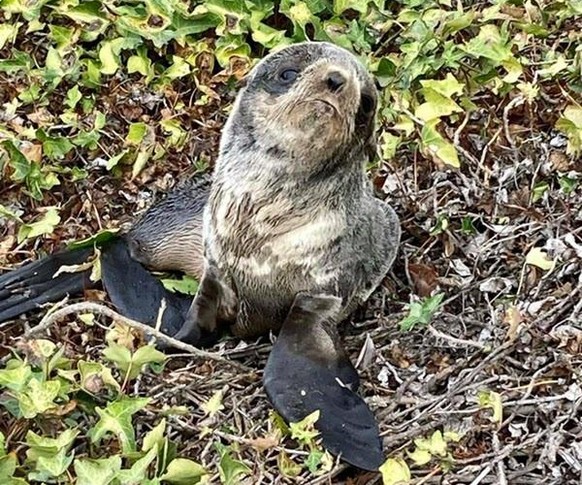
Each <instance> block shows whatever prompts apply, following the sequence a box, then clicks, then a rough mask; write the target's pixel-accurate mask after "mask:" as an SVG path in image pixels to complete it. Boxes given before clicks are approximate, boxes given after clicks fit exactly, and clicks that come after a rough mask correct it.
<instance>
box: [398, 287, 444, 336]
mask: <svg viewBox="0 0 582 485" xmlns="http://www.w3.org/2000/svg"><path fill="white" fill-rule="evenodd" d="M444 296H445V294H444V293H439V294H438V295H435V296H431V297H427V298H425V299H424V300H422V301H421V302H413V303H412V304H411V305H410V310H409V315H408V316H407V317H406V318H405V319H404V320H402V321H401V322H400V331H401V332H408V331H410V330H412V328H413V327H414V326H415V325H428V324H429V323H430V321H431V320H432V317H433V315H434V314H435V313H436V311H437V310H438V309H439V307H440V304H441V302H442V301H443V298H444Z"/></svg>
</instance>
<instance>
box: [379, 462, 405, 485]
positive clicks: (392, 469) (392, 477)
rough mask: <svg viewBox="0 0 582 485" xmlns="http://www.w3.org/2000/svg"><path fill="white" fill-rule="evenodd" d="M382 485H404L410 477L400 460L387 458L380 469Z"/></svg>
mask: <svg viewBox="0 0 582 485" xmlns="http://www.w3.org/2000/svg"><path fill="white" fill-rule="evenodd" d="M380 473H381V474H382V483H383V484H384V485H406V484H409V483H410V480H411V479H412V476H411V474H410V470H409V469H408V465H407V464H406V462H405V461H404V460H403V459H402V458H388V459H387V460H386V461H385V462H384V464H383V465H382V466H381V467H380Z"/></svg>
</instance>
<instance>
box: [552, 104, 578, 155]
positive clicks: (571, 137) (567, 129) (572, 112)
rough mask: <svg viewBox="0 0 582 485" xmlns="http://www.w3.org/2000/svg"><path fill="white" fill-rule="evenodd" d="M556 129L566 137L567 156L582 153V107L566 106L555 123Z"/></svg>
mask: <svg viewBox="0 0 582 485" xmlns="http://www.w3.org/2000/svg"><path fill="white" fill-rule="evenodd" d="M556 128H557V129H558V130H560V131H561V132H563V133H565V134H566V136H567V137H568V147H567V148H566V152H567V153H568V154H570V155H576V154H579V153H582V107H580V106H568V107H567V108H566V109H565V110H564V112H563V113H562V116H561V117H560V119H559V120H558V121H557V123H556Z"/></svg>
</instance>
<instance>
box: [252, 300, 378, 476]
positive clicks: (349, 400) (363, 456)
mask: <svg viewBox="0 0 582 485" xmlns="http://www.w3.org/2000/svg"><path fill="white" fill-rule="evenodd" d="M338 300H339V298H336V297H333V296H330V295H327V296H326V295H320V296H309V295H298V296H297V297H296V299H295V302H294V303H293V306H292V308H291V311H290V312H289V315H288V316H287V319H286V320H285V322H284V324H283V327H282V329H281V332H280V334H279V337H278V338H277V341H276V342H275V345H274V346H273V350H272V351H271V354H270V355H269V359H268V361H267V365H266V367H265V371H264V374H263V383H264V386H265V390H266V391H267V396H268V397H269V399H270V401H271V403H272V404H273V406H274V407H275V409H276V410H277V412H278V413H279V414H281V416H283V418H284V419H285V420H286V421H287V422H297V421H300V420H302V419H303V418H305V417H306V416H308V415H309V414H311V413H313V412H315V411H319V418H318V420H317V421H316V423H315V428H316V429H317V430H318V431H319V432H320V434H321V438H322V441H323V446H324V447H325V448H326V449H327V450H329V451H330V452H331V453H333V454H335V455H340V457H341V458H342V459H343V460H344V461H346V462H347V463H350V464H351V465H354V466H357V467H359V468H362V469H364V470H374V471H375V470H378V468H379V467H380V466H381V465H382V463H383V461H384V456H383V452H382V442H381V439H380V436H379V432H378V425H377V424H376V421H375V419H374V415H373V414H372V411H370V409H369V408H368V406H367V405H366V403H365V402H364V400H363V399H362V398H361V397H360V396H358V394H356V392H355V391H356V390H357V388H358V385H359V378H358V374H357V372H356V370H355V369H354V367H353V365H352V363H351V362H350V360H349V358H348V356H347V355H346V353H345V351H344V349H343V348H342V347H341V345H340V342H339V338H338V335H337V331H336V327H335V323H333V321H330V320H329V319H328V317H329V316H330V314H332V313H335V314H337V310H335V311H334V308H335V309H337V306H338V305H337V302H338Z"/></svg>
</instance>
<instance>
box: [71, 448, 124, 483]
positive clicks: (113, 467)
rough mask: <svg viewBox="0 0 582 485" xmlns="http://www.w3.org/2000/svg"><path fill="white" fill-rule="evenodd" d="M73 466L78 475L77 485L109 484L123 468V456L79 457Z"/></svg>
mask: <svg viewBox="0 0 582 485" xmlns="http://www.w3.org/2000/svg"><path fill="white" fill-rule="evenodd" d="M73 466H74V469H75V474H76V475H77V481H76V482H75V485H109V484H110V483H111V482H112V481H113V479H114V478H115V476H116V475H117V473H118V472H119V470H121V457H120V456H119V455H114V456H110V457H109V458H100V459H98V460H90V459H77V460H75V463H74V464H73Z"/></svg>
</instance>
